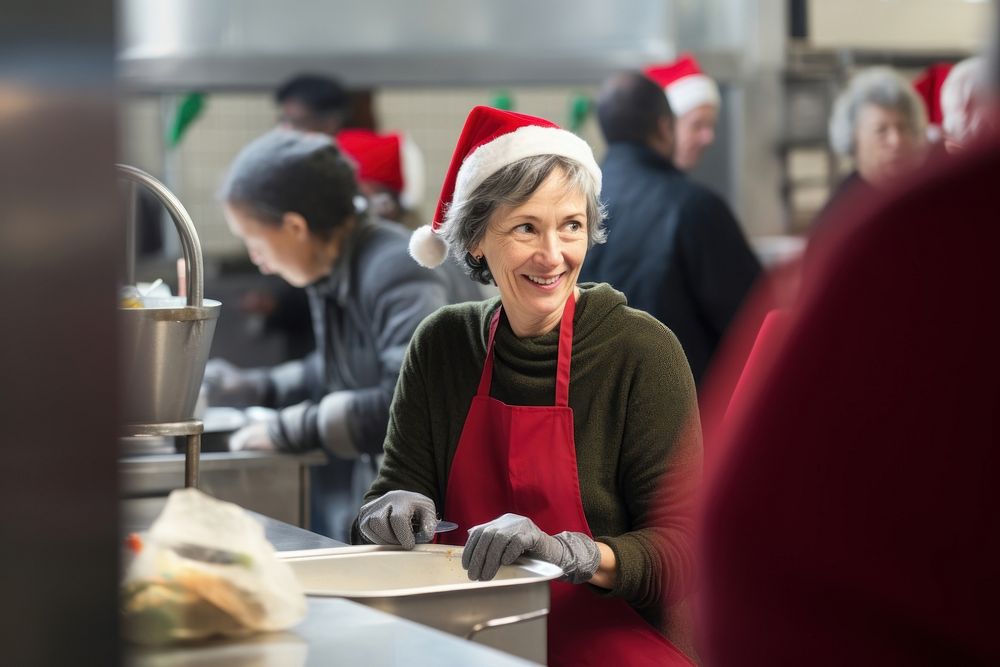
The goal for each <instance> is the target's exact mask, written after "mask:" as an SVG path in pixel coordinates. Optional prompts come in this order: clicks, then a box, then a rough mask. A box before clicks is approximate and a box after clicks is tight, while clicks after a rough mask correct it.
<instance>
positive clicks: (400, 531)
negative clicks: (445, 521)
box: [358, 491, 437, 551]
mask: <svg viewBox="0 0 1000 667" xmlns="http://www.w3.org/2000/svg"><path fill="white" fill-rule="evenodd" d="M435 527H437V512H436V511H435V509H434V501H433V500H431V499H430V498H428V497H427V496H425V495H422V494H419V493H414V492H413V491H389V492H388V493H386V494H385V495H383V496H380V497H378V498H376V499H375V500H372V501H371V502H368V503H365V504H364V505H363V506H362V507H361V511H360V512H359V513H358V529H359V530H360V531H361V534H362V535H364V537H365V539H367V540H368V541H369V542H372V543H374V544H398V545H400V546H401V547H403V548H404V549H406V550H407V551H409V550H410V549H412V548H413V547H415V546H416V545H417V543H426V542H430V541H431V540H433V539H434V528H435Z"/></svg>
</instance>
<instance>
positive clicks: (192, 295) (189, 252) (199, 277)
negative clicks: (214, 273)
mask: <svg viewBox="0 0 1000 667" xmlns="http://www.w3.org/2000/svg"><path fill="white" fill-rule="evenodd" d="M115 167H116V168H117V169H118V172H119V173H120V174H121V175H122V176H123V177H125V178H126V179H128V180H130V181H132V182H133V183H139V184H140V185H144V186H146V187H147V188H148V189H149V190H150V191H151V192H152V193H153V194H154V195H156V198H157V199H159V200H160V202H161V203H162V204H163V205H164V206H165V207H166V209H167V212H169V213H170V217H171V218H172V219H173V221H174V226H176V227H177V233H178V234H179V235H180V237H181V248H182V249H183V251H184V264H185V267H186V273H187V305H189V306H194V307H196V308H200V307H201V306H202V301H203V299H204V296H205V285H204V282H203V276H204V273H205V266H204V264H203V261H202V257H201V241H200V240H199V239H198V232H197V231H195V228H194V222H192V221H191V216H190V215H188V212H187V211H186V210H184V206H183V205H182V204H181V200H180V199H178V198H177V197H176V196H175V195H174V193H173V192H171V191H170V190H168V189H167V186H165V185H164V184H163V183H161V182H160V181H158V180H156V179H155V178H153V177H152V176H150V175H149V174H147V173H146V172H144V171H143V170H142V169H137V168H136V167H133V166H131V165H127V164H117V165H115ZM128 224H129V226H130V227H131V225H134V224H135V220H129V223H128Z"/></svg>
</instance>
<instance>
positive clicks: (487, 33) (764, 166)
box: [118, 0, 991, 364]
mask: <svg viewBox="0 0 1000 667" xmlns="http://www.w3.org/2000/svg"><path fill="white" fill-rule="evenodd" d="M990 11H991V7H990V4H989V3H988V2H984V1H982V0H838V1H836V2H834V1H832V0H630V1H628V2H620V3H608V2H605V1H604V0H550V1H548V2H544V3H534V2H526V1H519V2H502V3H500V2H493V1H491V0H465V1H459V0H424V1H422V2H408V1H407V0H379V1H373V2H364V3H350V2H329V1H323V0H299V1H298V2H295V3H293V4H291V5H279V4H277V3H274V2H271V1H270V0H229V1H226V0H215V1H213V2H199V1H197V0H173V1H172V2H169V3H163V2H158V1H157V0H120V2H119V5H118V13H119V30H120V32H119V50H118V66H119V70H118V71H119V82H120V84H121V95H122V97H121V104H120V114H121V115H120V120H121V124H120V130H119V131H120V137H121V144H120V146H121V148H120V151H121V158H122V160H123V161H124V162H127V163H129V164H133V165H136V166H139V167H140V168H143V169H145V170H147V171H149V172H150V173H151V174H153V175H154V176H157V177H158V178H160V179H161V180H163V181H164V182H165V183H166V184H167V186H168V187H170V188H171V189H172V190H173V191H174V192H175V193H176V194H177V195H178V197H179V198H180V199H181V201H182V202H184V204H185V206H186V207H187V209H188V211H189V212H190V213H191V216H192V218H193V219H194V221H195V224H196V227H197V229H198V233H199V235H200V237H201V241H202V245H203V248H204V252H205V260H206V294H207V295H211V296H212V297H213V298H218V299H220V300H222V301H223V303H226V304H229V305H230V307H227V308H226V317H225V318H223V319H222V321H221V322H220V326H219V330H218V332H217V334H216V338H215V344H214V349H213V356H216V355H218V354H219V353H220V352H221V351H223V350H224V352H222V354H223V356H226V357H227V358H229V359H230V360H231V361H234V362H236V363H240V364H266V363H272V362H275V361H280V360H282V359H284V358H287V357H288V356H289V355H291V356H297V354H298V353H300V352H301V348H302V347H308V344H309V343H308V341H301V340H292V341H289V340H287V338H286V337H285V334H284V333H283V332H282V331H272V330H270V329H269V328H268V327H267V326H266V325H265V323H263V322H262V321H261V318H260V317H259V316H257V315H254V314H253V313H252V312H249V311H250V310H252V308H251V309H247V308H243V309H238V308H233V307H231V306H232V304H235V303H239V295H240V294H244V293H246V292H247V291H248V290H250V291H253V290H264V291H266V290H270V289H274V290H276V289H278V288H277V283H278V279H277V278H265V277H261V276H258V275H256V272H255V270H254V269H253V267H252V265H250V263H249V262H248V261H247V260H246V258H245V252H244V250H243V248H242V246H241V244H240V242H239V240H238V239H236V238H235V237H234V236H232V235H231V234H230V233H229V231H228V229H227V228H226V225H225V221H224V219H223V216H222V209H221V207H220V206H219V205H218V203H217V202H216V201H215V197H214V194H215V191H216V189H217V188H218V186H219V184H220V182H221V179H222V176H223V173H224V170H225V168H226V166H227V165H228V163H229V162H230V160H231V159H232V158H233V157H234V156H235V154H236V153H237V151H238V150H239V149H240V148H241V147H242V146H243V145H245V144H246V143H247V142H248V141H249V140H251V139H252V138H254V137H256V136H258V135H259V134H261V133H262V132H264V131H266V130H267V129H268V128H270V127H272V126H273V125H274V123H275V121H276V118H277V111H276V108H275V103H274V100H273V93H274V90H275V88H276V87H277V86H278V85H279V84H280V83H281V82H283V81H285V80H286V79H288V78H289V77H290V76H292V75H295V74H298V73H302V72H311V73H318V74H324V75H328V76H331V77H334V78H336V79H338V80H340V81H341V82H343V83H344V84H345V85H347V86H348V87H349V88H350V89H351V90H352V93H353V97H354V114H353V116H354V117H353V119H352V121H351V122H353V123H354V124H356V125H361V126H370V127H373V128H374V129H378V130H384V131H398V130H403V131H405V132H407V133H408V134H409V135H410V137H411V138H412V139H413V140H414V141H415V142H416V144H417V145H418V146H419V147H420V149H421V150H422V152H423V155H424V159H425V162H426V182H427V186H426V190H425V192H424V193H423V200H422V202H421V203H420V205H419V206H418V207H417V209H416V222H418V223H419V222H428V221H429V218H430V215H431V214H432V212H433V208H434V205H435V202H436V198H437V192H438V187H439V184H440V182H441V180H442V179H443V175H444V172H445V169H446V167H447V164H448V160H449V159H450V157H451V151H452V149H453V146H454V140H455V138H456V137H457V135H458V131H459V129H460V127H461V124H462V122H463V120H464V117H465V115H466V113H467V111H468V109H469V108H471V107H472V106H473V105H476V104H490V105H494V106H500V105H506V106H509V107H510V108H513V109H514V110H516V111H522V112H525V113H529V114H535V115H539V116H542V117H545V118H550V119H553V120H555V121H556V122H558V123H560V124H561V125H563V126H564V127H570V128H571V129H574V130H575V131H577V132H578V133H579V134H580V135H581V136H583V137H584V138H585V139H586V140H587V141H588V142H590V143H591V145H593V146H594V147H595V149H596V151H597V154H598V158H600V156H601V155H602V154H603V142H602V139H601V136H600V132H599V130H598V128H597V125H596V122H595V120H594V118H593V115H592V114H591V113H589V109H588V103H589V101H590V100H591V98H592V97H593V95H594V93H595V92H596V88H597V85H598V84H599V82H600V81H601V79H602V78H603V77H604V76H606V75H607V74H609V73H610V72H612V71H615V70H617V69H620V68H626V67H632V68H639V67H642V66H644V65H646V64H649V63H654V62H662V61H665V60H670V59H672V58H674V57H676V56H677V55H679V54H680V53H682V52H685V51H689V52H692V53H694V54H695V55H696V56H697V58H698V59H699V61H700V63H701V65H702V68H703V69H704V70H705V71H706V72H707V73H708V74H709V75H710V76H712V77H714V78H715V79H716V80H717V81H718V82H719V84H720V88H721V91H722V96H723V104H722V108H721V115H720V121H719V124H718V128H717V138H716V141H715V144H714V145H713V146H712V147H711V148H710V149H709V151H708V153H707V154H706V156H705V158H704V159H703V160H702V162H701V163H700V164H699V165H698V167H697V169H696V170H695V171H694V172H693V175H694V177H695V178H697V179H698V180H701V181H703V182H704V183H706V184H707V185H709V186H710V187H712V188H713V189H715V190H716V191H718V192H719V193H720V194H722V195H723V196H724V197H725V198H726V199H727V201H728V202H729V204H730V205H731V206H732V207H733V209H734V210H735V212H736V215H737V218H738V219H739V220H740V221H741V223H742V224H743V226H744V228H745V231H746V233H747V235H748V236H749V238H750V239H751V241H752V243H753V244H754V246H755V248H757V249H758V251H759V252H760V253H761V255H762V259H763V260H764V261H765V263H770V262H772V261H774V260H775V259H778V258H780V257H782V256H783V254H784V253H786V252H788V249H792V250H794V249H795V248H798V247H800V244H798V243H797V242H796V241H795V239H794V238H792V239H789V238H787V237H789V236H791V237H796V236H801V235H803V234H804V233H806V232H807V231H808V229H809V225H810V223H811V221H812V219H813V217H814V216H815V214H816V212H817V211H818V210H819V209H820V208H821V207H822V205H823V203H824V202H825V201H826V199H827V196H828V194H829V191H830V189H831V187H832V186H833V185H835V184H836V183H837V182H838V181H839V180H840V179H841V178H842V176H843V174H844V173H846V172H847V171H848V170H849V165H846V164H842V163H841V162H840V161H839V160H838V158H836V157H835V156H834V154H833V153H832V152H831V150H830V149H829V145H828V142H827V121H828V118H829V113H830V109H831V106H832V103H833V99H834V97H835V96H836V93H837V92H838V90H839V88H840V87H841V85H842V84H843V83H844V82H845V81H846V79H847V78H848V77H849V76H850V74H851V73H852V72H853V71H855V70H856V69H857V68H860V67H863V66H868V65H873V64H889V65H893V66H895V67H897V68H899V69H900V70H901V71H902V72H903V73H904V74H907V75H916V74H917V73H918V72H919V71H920V70H921V69H923V68H924V67H926V66H927V65H930V64H932V63H935V62H940V61H949V62H954V61H957V60H959V59H962V58H964V57H967V56H968V55H971V54H973V53H976V52H977V51H978V50H979V49H980V48H981V47H982V44H983V42H984V40H985V31H986V27H987V26H988V25H989V20H988V13H989V12H990ZM554 26H559V29H554ZM192 93H198V94H200V95H199V97H198V98H197V101H198V102H199V103H200V109H201V110H200V113H199V114H198V115H197V116H196V117H195V118H194V120H193V121H192V122H191V123H190V125H189V126H186V127H184V128H183V131H182V132H181V133H180V137H179V139H178V136H177V135H178V120H177V113H178V109H180V108H181V107H182V105H184V104H185V102H187V103H190V102H191V97H190V95H191V94H192ZM159 236H160V237H161V239H160V240H161V243H159V244H158V243H157V242H156V241H155V240H154V243H153V246H152V250H151V252H149V253H148V254H146V255H145V256H144V260H145V261H144V262H143V263H140V267H139V269H140V274H139V278H140V279H148V280H152V279H154V278H156V277H166V278H168V280H169V277H170V276H172V275H173V269H172V268H171V264H170V263H171V262H172V260H173V258H175V257H177V256H179V246H178V240H177V238H176V234H175V233H173V229H172V224H171V223H170V221H169V220H167V219H164V220H163V233H162V234H160V235H159ZM158 260H159V261H158ZM234 295H236V296H237V298H236V299H235V300H234ZM306 335H308V333H307V334H306Z"/></svg>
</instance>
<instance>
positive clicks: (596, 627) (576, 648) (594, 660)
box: [438, 295, 692, 667]
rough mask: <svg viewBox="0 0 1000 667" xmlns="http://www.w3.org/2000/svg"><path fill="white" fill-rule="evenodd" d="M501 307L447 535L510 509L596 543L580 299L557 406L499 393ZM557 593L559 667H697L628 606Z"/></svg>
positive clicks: (449, 504) (565, 331)
mask: <svg viewBox="0 0 1000 667" xmlns="http://www.w3.org/2000/svg"><path fill="white" fill-rule="evenodd" d="M501 311H502V309H501V308H497V310H496V312H495V313H494V314H493V319H492V320H491V322H490V335H489V342H488V343H487V348H486V363H485V364H484V365H483V372H482V376H481V378H480V380H479V390H478V391H477V392H476V396H475V398H473V399H472V407H470V408H469V414H468V415H467V416H466V418H465V425H464V427H463V428H462V436H461V439H460V440H459V441H458V449H457V450H456V451H455V458H454V460H453V461H452V464H451V470H450V472H449V474H448V491H447V496H446V498H445V505H444V516H445V517H446V518H447V519H448V520H450V521H454V522H456V523H458V529H457V530H455V531H453V532H451V533H445V534H441V535H439V536H438V537H439V538H442V540H441V541H443V542H447V543H451V544H456V545H462V544H463V543H464V540H465V539H466V537H467V531H468V530H469V529H470V528H472V527H473V526H477V525H479V524H481V523H486V522H488V521H492V520H493V519H495V518H497V517H499V516H500V515H502V514H504V513H506V512H513V513H515V514H520V515H522V516H526V517H528V518H530V519H531V520H532V521H534V522H535V524H536V525H537V526H538V527H539V528H541V529H542V530H543V531H545V532H546V533H549V534H550V535H551V534H554V533H559V532H562V531H564V530H571V531H576V532H580V533H584V534H585V535H588V536H590V537H593V535H592V534H591V532H590V526H589V525H588V524H587V518H586V516H584V513H583V502H582V500H581V498H580V483H579V480H578V478H577V467H576V446H575V443H574V438H573V410H572V409H571V408H570V407H569V368H570V357H571V355H572V353H573V314H574V312H575V311H576V300H575V299H574V298H573V296H572V295H570V298H569V300H568V301H567V302H566V306H565V308H564V309H563V316H562V324H561V325H560V329H559V358H558V365H557V370H556V404H555V406H552V407H549V406H525V405H506V404H505V403H502V402H500V401H498V400H496V399H493V398H491V397H490V387H491V381H492V379H493V339H494V337H495V335H496V330H497V325H498V324H499V322H500V313H501ZM551 593H552V602H551V612H550V614H549V617H548V661H549V664H550V665H557V666H558V665H574V666H576V665H601V666H605V665H657V666H658V667H663V666H664V665H668V666H669V665H691V664H692V663H691V662H690V661H689V660H688V659H687V658H686V657H685V656H684V654H682V653H681V652H680V651H679V650H677V649H676V648H675V647H674V646H673V644H671V643H670V642H669V641H667V639H665V638H664V637H663V636H662V635H661V634H659V633H658V632H656V631H655V630H654V629H653V628H652V626H650V625H649V623H647V622H646V621H645V620H644V619H643V618H642V617H641V616H639V614H638V613H636V611H635V610H634V609H632V607H630V606H629V605H628V603H627V602H625V601H624V600H622V599H620V598H605V597H599V596H598V595H597V594H595V593H594V592H593V591H591V590H589V588H588V587H587V586H585V585H573V584H568V583H565V582H558V581H555V582H552V584H551Z"/></svg>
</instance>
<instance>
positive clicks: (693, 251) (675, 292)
mask: <svg viewBox="0 0 1000 667" xmlns="http://www.w3.org/2000/svg"><path fill="white" fill-rule="evenodd" d="M597 118H598V122H599V124H600V126H601V131H602V132H603V134H604V138H605V140H606V141H607V143H608V151H607V154H606V155H605V158H604V163H603V164H602V165H601V168H602V170H603V172H604V195H603V196H604V201H605V203H606V205H607V207H608V222H607V226H608V242H607V243H606V244H604V245H603V246H596V247H595V248H594V249H593V250H592V251H591V253H590V255H589V256H588V257H587V262H586V264H585V265H584V268H583V273H582V276H581V279H582V280H589V281H595V282H607V283H610V284H611V285H612V286H613V287H615V288H617V289H619V290H621V291H622V292H624V293H625V296H626V298H628V302H629V305H630V306H632V307H633V308H639V309H641V310H645V311H646V312H648V313H650V314H651V315H653V317H655V318H657V319H658V320H660V321H661V322H663V323H664V324H665V325H667V327H669V328H670V330H671V331H673V332H674V334H675V335H676V336H677V338H679V339H680V341H681V345H682V346H683V348H684V352H685V353H686V354H687V358H688V362H689V363H690V364H691V371H692V373H694V378H695V381H697V382H699V383H700V381H701V379H702V378H703V377H704V375H705V372H706V370H707V369H708V367H709V363H710V361H711V359H712V356H713V355H714V353H715V350H716V348H717V347H718V345H719V343H720V341H721V340H722V337H723V335H724V334H725V332H726V329H727V328H728V327H729V323H730V322H731V321H732V319H733V317H734V316H735V315H736V313H737V312H738V311H739V309H740V305H741V304H742V303H743V300H744V298H745V297H746V295H747V294H748V293H749V291H750V289H751V287H752V286H753V284H754V282H755V281H756V280H757V278H758V276H759V275H760V273H761V266H760V262H759V261H758V259H757V257H756V255H754V253H753V251H752V250H751V249H750V246H749V244H748V243H747V240H746V238H745V237H744V235H743V231H742V230H741V228H740V225H739V223H738V222H737V221H736V218H735V217H734V215H733V213H732V211H731V210H730V209H729V207H728V206H727V205H726V203H725V202H724V201H723V200H722V199H721V198H720V197H719V196H718V195H716V194H715V193H713V192H711V191H710V190H708V189H707V188H705V187H704V186H702V185H700V184H698V183H695V182H694V181H693V180H691V179H690V178H689V177H688V176H687V175H686V174H685V173H684V172H683V171H681V170H679V169H678V168H677V166H676V165H675V164H674V161H673V156H674V153H675V150H676V146H677V143H676V135H677V132H676V129H675V127H676V124H675V118H674V115H673V112H672V111H671V106H670V104H669V103H668V101H667V98H666V97H665V96H664V95H663V91H662V89H661V88H660V86H659V85H657V84H656V83H654V82H653V81H652V80H651V79H649V78H648V77H646V76H643V75H642V74H641V73H639V72H623V73H619V74H616V75H614V76H612V77H611V78H609V79H608V80H607V81H606V82H605V83H604V85H603V86H602V87H601V90H600V92H599V93H598V99H597Z"/></svg>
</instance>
